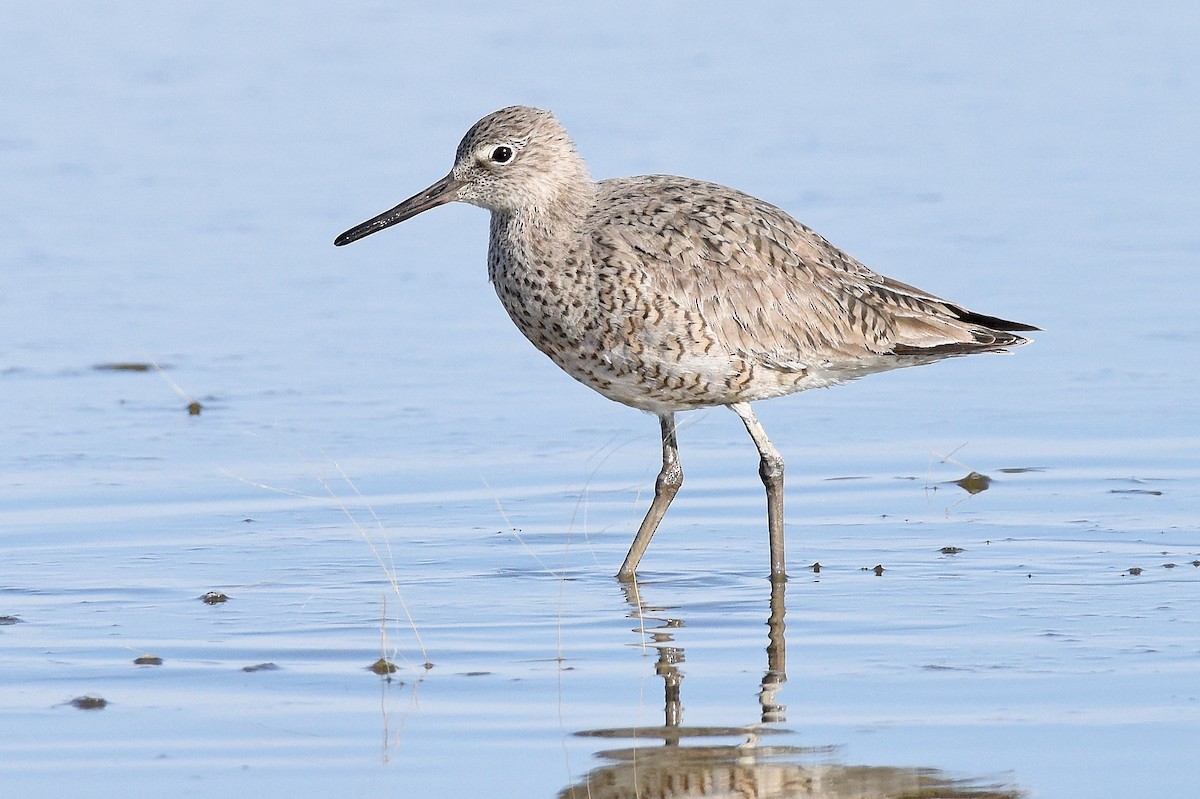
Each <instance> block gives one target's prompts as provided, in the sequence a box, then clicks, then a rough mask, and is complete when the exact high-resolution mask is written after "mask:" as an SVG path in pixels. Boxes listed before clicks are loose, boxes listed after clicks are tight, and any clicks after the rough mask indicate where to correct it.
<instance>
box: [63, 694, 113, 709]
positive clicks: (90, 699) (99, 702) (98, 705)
mask: <svg viewBox="0 0 1200 799" xmlns="http://www.w3.org/2000/svg"><path fill="white" fill-rule="evenodd" d="M71 706H72V707H77V708H79V709H80V710H103V709H104V708H106V707H108V700H107V699H104V698H102V697H99V696H90V695H89V696H77V697H75V698H74V699H72V700H71Z"/></svg>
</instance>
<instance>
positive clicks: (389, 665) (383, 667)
mask: <svg viewBox="0 0 1200 799" xmlns="http://www.w3.org/2000/svg"><path fill="white" fill-rule="evenodd" d="M371 671H373V672H375V673H376V674H379V675H385V674H395V673H396V672H397V671H399V668H398V667H397V666H396V664H395V663H393V662H392V661H390V660H388V659H387V658H380V659H379V660H377V661H375V662H374V663H372V664H371Z"/></svg>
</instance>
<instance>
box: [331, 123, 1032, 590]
mask: <svg viewBox="0 0 1200 799" xmlns="http://www.w3.org/2000/svg"><path fill="white" fill-rule="evenodd" d="M454 201H458V202H465V203H470V204H471V205H477V206H480V207H481V208H486V209H487V210H489V211H491V212H492V221H491V237H490V243H489V245H488V276H489V278H490V279H491V282H492V285H493V286H494V287H495V289H496V293H497V294H498V295H499V297H500V301H501V302H502V303H503V304H504V308H505V309H506V310H507V311H508V315H509V316H510V317H511V318H512V320H513V322H514V323H515V324H516V325H517V328H518V329H520V331H521V332H522V333H523V334H524V335H525V337H526V338H528V339H529V340H530V341H531V342H533V345H534V346H535V347H537V348H538V349H539V350H541V351H542V352H544V353H545V354H546V355H548V356H550V359H551V360H553V361H554V362H555V363H556V364H558V366H559V367H560V368H562V369H563V370H564V371H566V372H567V374H569V375H571V376H572V377H574V378H575V379H576V380H579V381H580V382H581V383H583V384H584V385H586V386H588V387H590V388H593V389H595V390H596V391H598V392H600V393H601V394H603V395H604V396H606V397H608V398H609V399H612V400H615V401H617V402H620V403H624V404H625V405H629V406H631V407H634V408H638V409H640V410H643V411H649V412H650V413H653V414H656V415H657V416H658V420H659V425H660V427H661V428H662V460H663V465H662V470H661V471H660V472H659V475H658V479H657V480H656V481H655V484H654V499H653V501H651V503H650V509H649V511H647V513H646V516H645V519H643V521H642V524H641V526H640V527H639V528H638V531H637V535H636V536H635V537H634V540H633V545H632V546H631V547H630V548H629V554H628V555H627V556H626V557H625V562H624V563H623V564H622V565H621V569H620V572H619V573H618V577H620V578H621V579H623V580H628V579H632V577H633V575H634V571H635V569H637V565H638V561H639V560H641V557H642V553H643V552H645V550H646V546H647V545H648V544H649V543H650V538H651V537H652V536H653V535H654V531H655V529H657V527H658V524H659V522H660V521H661V520H662V518H663V514H664V513H666V510H667V507H668V506H669V505H670V504H671V501H672V500H673V499H674V498H675V494H676V493H677V492H678V491H679V486H680V485H681V484H682V483H683V469H682V468H681V466H680V463H679V448H678V445H677V443H676V437H675V414H676V413H678V412H680V411H687V410H693V409H695V408H705V407H711V406H716V405H725V406H728V407H729V408H730V409H732V410H733V412H734V413H736V414H737V415H738V416H739V417H741V419H742V422H743V423H744V424H745V425H746V430H747V431H748V432H749V433H750V437H751V438H752V439H753V440H754V444H755V446H756V447H757V448H758V454H759V470H758V473H759V476H760V477H761V478H762V481H763V485H764V486H765V487H766V490H767V529H768V535H769V539H770V550H771V578H772V579H773V580H783V579H786V576H785V569H784V554H783V552H784V542H783V458H781V457H780V455H779V452H778V451H777V450H776V449H775V447H774V446H773V445H772V444H771V441H770V439H768V438H767V434H766V432H765V431H764V430H763V427H762V425H761V424H759V422H758V419H757V417H755V415H754V411H753V410H751V408H750V403H751V402H753V401H755V400H761V399H768V398H770V397H778V396H781V395H783V394H791V393H792V392H795V391H803V390H804V389H808V388H818V387H821V386H831V385H835V384H837V383H842V382H845V381H847V380H852V379H854V378H857V377H861V376H863V375H867V374H871V373H873V372H882V371H886V370H888V369H896V368H899V367H902V366H915V365H918V364H925V363H932V362H933V361H938V360H941V359H943V358H947V357H951V356H955V355H968V354H971V353H976V352H998V351H1003V350H1005V349H1007V348H1009V347H1015V346H1018V345H1020V344H1024V343H1025V342H1026V339H1025V338H1023V337H1021V336H1018V335H1015V334H1014V333H1013V332H1011V331H1026V330H1037V328H1036V327H1032V326H1031V325H1025V324H1021V323H1019V322H1010V321H1007V320H1005V319H999V318H997V317H994V316H985V315H983V314H978V313H975V312H973V311H969V310H967V309H966V308H964V307H962V306H960V305H957V304H955V303H952V302H947V301H946V300H943V299H940V298H938V297H935V296H933V295H932V294H928V293H926V292H924V291H921V290H920V289H916V288H913V287H912V286H907V285H905V284H903V283H900V282H897V281H895V280H892V279H890V278H887V277H883V276H881V275H878V274H876V273H875V272H872V271H871V270H870V269H868V268H867V267H865V266H863V265H862V264H861V263H859V262H858V261H856V260H855V259H854V258H851V257H850V256H849V255H846V254H845V253H843V252H842V251H841V250H839V249H837V248H836V247H834V246H833V245H832V244H830V243H829V242H828V241H826V240H825V239H824V238H823V237H821V236H820V235H818V234H817V233H815V232H814V231H812V230H810V229H809V228H807V227H805V226H804V225H802V224H800V223H799V222H797V221H796V220H795V219H793V218H792V217H791V216H789V215H788V214H786V213H785V212H783V211H781V210H780V209H779V208H776V207H775V206H773V205H770V204H769V203H766V202H763V201H762V200H759V199H756V198H754V197H751V196H750V195H748V194H744V193H742V192H740V191H737V190H735V189H730V188H727V187H725V186H720V185H717V184H714V183H705V182H703V181H699V180H692V179H690V178H681V177H674V176H671V175H645V176H641V177H631V178H614V179H611V180H602V181H599V182H596V181H593V180H592V178H591V176H590V175H589V174H588V169H587V166H586V165H585V164H584V162H583V159H582V158H580V157H579V155H578V154H577V153H576V151H575V146H574V144H573V143H572V142H571V139H570V137H569V136H568V135H567V132H566V130H564V129H563V126H562V125H561V124H560V123H559V121H558V120H557V119H556V118H555V117H554V115H553V114H551V113H550V112H548V111H542V110H539V109H536V108H527V107H525V106H512V107H510V108H504V109H501V110H500V111H496V112H495V113H493V114H489V115H488V116H486V117H484V118H483V119H481V120H479V121H478V122H476V123H475V125H474V126H472V127H471V129H470V130H468V131H467V134H466V136H464V137H463V139H462V141H461V142H460V143H459V145H458V152H457V153H456V155H455V157H454V166H453V168H452V169H451V170H450V173H449V174H448V175H446V177H444V178H442V179H441V180H439V181H438V182H437V183H434V184H433V185H432V186H430V187H429V188H427V189H425V190H424V191H422V192H420V193H419V194H416V195H415V196H413V197H410V198H409V199H407V200H405V201H404V202H402V203H400V204H399V205H397V206H396V207H395V208H393V209H391V210H390V211H387V212H385V213H382V214H380V215H379V216H377V217H375V218H374V219H371V220H369V221H367V222H364V223H362V224H361V225H358V226H357V227H353V228H351V229H350V230H347V231H346V232H345V233H343V234H342V235H340V236H338V237H337V239H336V240H335V241H334V244H336V245H338V246H341V245H343V244H349V243H350V242H352V241H356V240H358V239H361V238H363V237H364V236H369V235H370V234H372V233H375V232H376V231H379V230H383V229H384V228H386V227H388V226H390V225H394V224H396V223H397V222H403V221H404V220H406V219H409V218H410V217H413V216H415V215H417V214H419V213H421V212H422V211H427V210H429V209H430V208H434V207H436V206H439V205H443V204H445V203H448V202H454Z"/></svg>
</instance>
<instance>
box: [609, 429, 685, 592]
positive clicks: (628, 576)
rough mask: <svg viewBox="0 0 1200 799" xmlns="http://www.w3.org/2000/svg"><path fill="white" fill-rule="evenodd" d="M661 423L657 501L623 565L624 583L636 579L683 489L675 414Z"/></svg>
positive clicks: (649, 511) (655, 488)
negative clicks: (659, 525) (669, 511)
mask: <svg viewBox="0 0 1200 799" xmlns="http://www.w3.org/2000/svg"><path fill="white" fill-rule="evenodd" d="M658 422H659V424H660V425H661V426H662V448H663V465H662V471H661V472H659V473H658V479H657V480H655V481H654V501H653V502H651V503H650V510H648V511H646V518H644V519H642V526H641V527H639V528H638V531H637V535H636V536H634V538H633V544H632V545H631V546H630V547H629V554H628V555H626V556H625V562H624V563H622V564H621V570H620V571H619V572H617V578H618V579H621V580H632V579H633V573H634V571H636V570H637V565H638V561H640V560H641V559H642V553H644V552H645V551H646V547H647V546H649V545H650V539H651V538H652V537H653V536H654V531H655V530H657V529H658V523H659V522H660V521H662V517H663V514H665V513H666V512H667V507H668V506H670V504H671V500H673V499H675V495H676V494H677V493H679V486H681V485H683V467H681V466H680V465H679V445H678V444H677V443H676V442H675V414H673V413H664V414H660V415H659V417H658Z"/></svg>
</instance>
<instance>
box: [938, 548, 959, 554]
mask: <svg viewBox="0 0 1200 799" xmlns="http://www.w3.org/2000/svg"><path fill="white" fill-rule="evenodd" d="M938 551H939V552H941V553H942V554H943V555H958V554H960V553H963V552H966V550H965V549H963V548H962V547H942V548H941V549H940V550H938Z"/></svg>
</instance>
